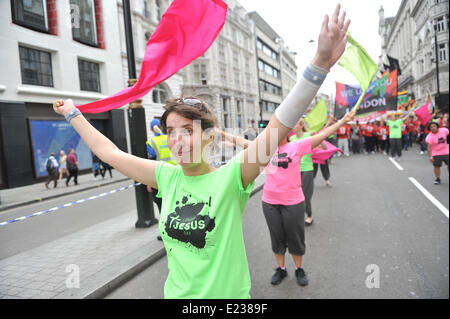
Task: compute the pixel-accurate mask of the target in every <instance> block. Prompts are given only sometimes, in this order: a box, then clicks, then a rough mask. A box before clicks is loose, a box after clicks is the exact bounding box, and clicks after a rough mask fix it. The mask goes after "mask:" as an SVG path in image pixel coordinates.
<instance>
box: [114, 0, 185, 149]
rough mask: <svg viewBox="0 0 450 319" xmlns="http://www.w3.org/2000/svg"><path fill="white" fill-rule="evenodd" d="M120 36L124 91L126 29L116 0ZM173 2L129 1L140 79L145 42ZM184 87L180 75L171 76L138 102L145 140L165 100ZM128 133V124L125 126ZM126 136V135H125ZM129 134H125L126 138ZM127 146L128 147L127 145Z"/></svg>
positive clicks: (176, 95)
mask: <svg viewBox="0 0 450 319" xmlns="http://www.w3.org/2000/svg"><path fill="white" fill-rule="evenodd" d="M116 2H117V7H118V9H117V12H118V22H119V36H120V55H121V57H122V79H123V83H122V86H123V87H127V86H128V78H129V76H128V62H127V49H126V40H125V27H124V19H123V8H122V2H123V1H122V0H116ZM171 2H172V0H131V1H130V5H131V13H132V14H131V19H132V28H133V43H134V53H135V59H136V73H137V76H138V77H139V71H140V69H141V65H142V62H143V60H144V54H145V48H146V45H147V42H148V40H149V39H150V37H151V36H152V34H153V33H154V31H155V29H156V27H157V25H158V23H159V21H160V20H161V18H162V15H163V13H164V12H165V11H166V10H167V8H168V7H169V5H170V3H171ZM182 86H183V77H182V76H181V72H178V73H177V74H175V75H173V76H172V77H170V78H169V79H167V80H166V81H164V82H163V83H161V84H159V85H158V86H156V87H154V88H153V89H152V90H151V91H150V92H149V93H147V94H146V95H145V96H143V97H142V98H141V104H142V106H143V107H144V109H145V117H146V124H147V128H148V129H147V137H148V138H149V139H150V138H151V137H152V136H153V134H152V132H151V131H150V129H149V128H150V122H151V121H152V119H154V118H160V117H161V115H162V114H163V113H164V109H163V107H164V102H165V101H166V100H168V99H172V98H176V97H180V96H181V91H182ZM126 128H127V130H128V124H127V125H126ZM127 132H128V131H127ZM128 137H129V134H128V133H127V138H128ZM128 145H130V143H128Z"/></svg>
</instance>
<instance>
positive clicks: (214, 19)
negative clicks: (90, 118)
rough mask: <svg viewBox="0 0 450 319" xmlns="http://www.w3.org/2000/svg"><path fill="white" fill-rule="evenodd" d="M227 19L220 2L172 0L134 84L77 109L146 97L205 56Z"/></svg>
mask: <svg viewBox="0 0 450 319" xmlns="http://www.w3.org/2000/svg"><path fill="white" fill-rule="evenodd" d="M226 16H227V5H226V4H225V3H224V2H223V1H222V0H174V1H173V2H172V4H171V5H170V6H169V8H168V9H167V11H166V13H165V14H164V15H163V17H162V19H161V21H160V22H159V24H158V26H157V28H156V30H155V32H154V33H153V35H152V36H151V38H150V39H149V41H148V43H147V47H146V49H145V56H144V61H143V62H142V66H141V71H140V73H139V79H138V81H137V82H136V84H135V85H134V86H132V87H129V88H126V89H124V90H122V91H120V92H118V93H116V94H114V95H112V96H109V97H107V98H104V99H102V100H99V101H96V102H92V103H88V104H84V105H79V106H77V107H78V109H79V110H80V111H81V112H83V113H101V112H106V111H109V110H112V109H116V108H119V107H121V106H123V105H125V104H127V103H130V102H133V101H135V100H137V99H139V98H140V97H142V96H143V95H145V94H147V93H148V92H149V91H150V90H151V89H152V88H153V87H155V86H156V85H158V84H159V83H161V82H163V81H164V80H166V79H167V78H169V77H171V76H172V75H174V74H175V73H176V72H178V71H179V70H180V69H182V68H183V67H185V66H186V65H188V64H189V63H191V62H192V61H193V60H195V59H197V58H198V57H199V56H201V55H202V54H204V53H205V52H206V50H208V48H209V47H210V46H211V45H212V43H213V42H214V40H215V39H216V37H217V35H218V34H219V32H220V30H221V29H222V27H223V25H224V24H225V19H226Z"/></svg>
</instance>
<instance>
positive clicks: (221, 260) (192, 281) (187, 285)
mask: <svg viewBox="0 0 450 319" xmlns="http://www.w3.org/2000/svg"><path fill="white" fill-rule="evenodd" d="M242 154H243V152H241V153H239V154H237V155H236V156H235V157H234V158H233V159H232V160H231V161H230V162H228V163H227V164H226V165H224V166H222V167H220V168H219V169H217V170H216V171H214V172H211V173H208V174H204V175H200V176H185V175H184V174H183V170H182V169H181V166H179V165H178V166H173V165H170V164H166V163H164V162H160V163H158V165H157V167H156V172H155V175H156V181H157V183H158V194H157V197H160V198H162V199H163V201H162V208H161V214H160V219H159V231H160V234H161V237H162V238H163V241H164V246H165V248H166V252H167V260H168V266H169V275H168V277H167V280H166V284H165V286H164V298H170V299H172V298H183V299H197V298H199V299H211V298H214V299H233V298H239V299H242V298H250V286H251V284H250V272H249V269H248V263H247V256H246V253H245V246H244V238H243V234H242V214H243V212H244V209H245V206H246V205H247V201H248V199H249V197H250V193H251V191H252V189H253V186H254V182H252V183H251V184H250V185H248V186H247V187H246V188H245V189H244V187H243V185H242V179H241V165H240V164H241V163H240V158H241V157H242Z"/></svg>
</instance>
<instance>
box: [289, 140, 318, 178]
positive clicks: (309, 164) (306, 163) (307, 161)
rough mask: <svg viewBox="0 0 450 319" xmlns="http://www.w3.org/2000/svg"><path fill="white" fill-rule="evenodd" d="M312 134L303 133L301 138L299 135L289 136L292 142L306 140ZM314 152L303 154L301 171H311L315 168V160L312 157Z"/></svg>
mask: <svg viewBox="0 0 450 319" xmlns="http://www.w3.org/2000/svg"><path fill="white" fill-rule="evenodd" d="M310 137H311V134H310V133H308V132H305V133H303V135H302V137H301V138H299V137H298V136H297V135H292V136H291V137H290V138H289V141H290V142H295V141H299V140H304V139H307V138H310ZM311 155H312V154H306V155H303V156H302V161H301V163H300V171H301V172H310V171H313V170H314V164H313V160H312V158H311Z"/></svg>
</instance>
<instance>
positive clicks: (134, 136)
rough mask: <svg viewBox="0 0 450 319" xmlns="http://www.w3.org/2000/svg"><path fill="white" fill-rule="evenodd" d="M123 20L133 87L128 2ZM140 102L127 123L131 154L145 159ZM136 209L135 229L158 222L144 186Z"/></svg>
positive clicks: (131, 109)
mask: <svg viewBox="0 0 450 319" xmlns="http://www.w3.org/2000/svg"><path fill="white" fill-rule="evenodd" d="M122 3H123V19H124V25H125V41H126V45H127V61H128V76H129V80H128V85H129V86H133V85H134V84H135V83H136V81H137V80H136V79H137V75H136V62H135V57H134V46H133V31H132V25H131V8H130V0H123V2H122ZM141 102H142V100H136V101H134V102H132V103H130V106H129V108H128V110H127V113H128V123H129V129H130V140H131V153H132V154H133V155H135V156H138V157H142V158H147V151H146V145H145V142H146V140H147V129H146V124H145V109H144V108H143V107H142V104H141ZM135 193H136V207H137V215H138V220H137V221H136V224H135V227H136V228H146V227H150V226H151V225H154V224H156V223H157V222H158V220H157V219H156V218H155V213H154V211H153V199H152V197H151V196H150V194H149V193H148V192H147V187H146V185H139V186H137V187H135Z"/></svg>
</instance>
